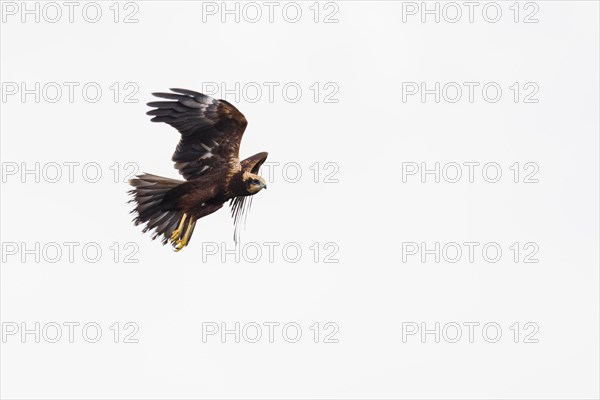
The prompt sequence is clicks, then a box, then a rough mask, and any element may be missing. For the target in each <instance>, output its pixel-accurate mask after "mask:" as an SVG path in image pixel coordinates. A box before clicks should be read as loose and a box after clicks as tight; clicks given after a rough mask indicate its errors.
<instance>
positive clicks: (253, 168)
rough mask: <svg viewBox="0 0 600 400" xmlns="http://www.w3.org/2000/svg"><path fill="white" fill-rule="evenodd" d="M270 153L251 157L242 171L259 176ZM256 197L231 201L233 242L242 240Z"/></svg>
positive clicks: (242, 197)
mask: <svg viewBox="0 0 600 400" xmlns="http://www.w3.org/2000/svg"><path fill="white" fill-rule="evenodd" d="M268 155H269V153H267V152H262V153H258V154H255V155H253V156H251V157H248V158H246V159H245V160H243V161H242V162H241V163H240V164H241V166H242V171H250V172H252V173H253V174H258V171H259V170H260V166H261V165H263V163H264V162H265V160H266V159H267V156H268ZM253 197H254V196H239V197H235V198H233V199H231V202H230V203H229V205H230V206H231V216H232V217H233V224H234V230H233V240H234V241H235V242H236V243H238V242H239V240H240V234H241V230H242V226H243V227H244V228H245V227H246V218H247V217H248V212H250V208H251V207H252V198H253Z"/></svg>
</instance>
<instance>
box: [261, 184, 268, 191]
mask: <svg viewBox="0 0 600 400" xmlns="http://www.w3.org/2000/svg"><path fill="white" fill-rule="evenodd" d="M260 186H261V187H262V188H263V189H265V190H266V189H267V184H266V183H262V182H261V183H260Z"/></svg>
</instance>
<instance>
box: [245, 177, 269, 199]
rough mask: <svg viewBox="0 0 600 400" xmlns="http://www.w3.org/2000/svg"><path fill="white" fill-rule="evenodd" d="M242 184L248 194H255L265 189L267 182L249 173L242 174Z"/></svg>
mask: <svg viewBox="0 0 600 400" xmlns="http://www.w3.org/2000/svg"><path fill="white" fill-rule="evenodd" d="M244 183H245V184H246V190H247V191H248V194H256V193H258V192H260V191H261V190H262V189H266V188H267V182H266V181H265V180H264V179H263V178H262V177H261V176H258V175H256V174H253V173H251V172H245V173H244Z"/></svg>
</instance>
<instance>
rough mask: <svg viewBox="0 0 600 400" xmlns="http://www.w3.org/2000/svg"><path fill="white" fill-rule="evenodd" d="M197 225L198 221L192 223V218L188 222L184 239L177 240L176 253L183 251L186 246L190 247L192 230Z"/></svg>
mask: <svg viewBox="0 0 600 400" xmlns="http://www.w3.org/2000/svg"><path fill="white" fill-rule="evenodd" d="M195 223H196V221H192V219H191V218H190V220H189V221H188V224H187V227H186V228H185V234H184V235H183V238H182V239H181V240H177V241H176V242H175V251H176V252H177V251H179V250H181V249H183V248H184V247H185V246H187V245H188V242H189V240H190V236H191V234H192V228H193V227H194V224H195Z"/></svg>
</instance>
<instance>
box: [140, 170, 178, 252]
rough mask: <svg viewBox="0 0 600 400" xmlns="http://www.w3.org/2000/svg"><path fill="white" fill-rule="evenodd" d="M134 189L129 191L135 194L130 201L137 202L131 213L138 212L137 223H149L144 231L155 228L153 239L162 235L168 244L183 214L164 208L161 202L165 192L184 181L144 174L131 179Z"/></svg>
mask: <svg viewBox="0 0 600 400" xmlns="http://www.w3.org/2000/svg"><path fill="white" fill-rule="evenodd" d="M129 183H130V184H131V186H133V187H134V189H132V190H130V191H129V194H131V195H132V196H133V199H131V200H130V203H135V208H134V209H133V210H131V213H132V214H133V213H135V214H137V215H136V217H135V218H134V219H133V222H134V223H135V225H140V224H143V223H147V225H146V226H145V227H144V230H143V232H148V231H151V230H153V229H155V231H154V233H153V236H152V239H156V238H157V237H158V236H160V235H162V236H163V238H162V243H163V244H166V243H167V242H168V241H169V239H170V238H171V235H172V234H173V231H175V230H176V229H177V226H178V224H179V221H180V220H181V218H182V216H183V211H180V210H166V211H165V210H163V209H162V208H161V203H162V201H163V198H164V197H165V194H166V193H167V192H168V191H169V190H171V189H173V188H174V187H176V186H178V185H180V184H182V183H184V182H183V181H179V180H177V179H170V178H163V177H162V176H156V175H150V174H143V175H138V176H137V177H135V178H133V179H131V180H130V181H129Z"/></svg>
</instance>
